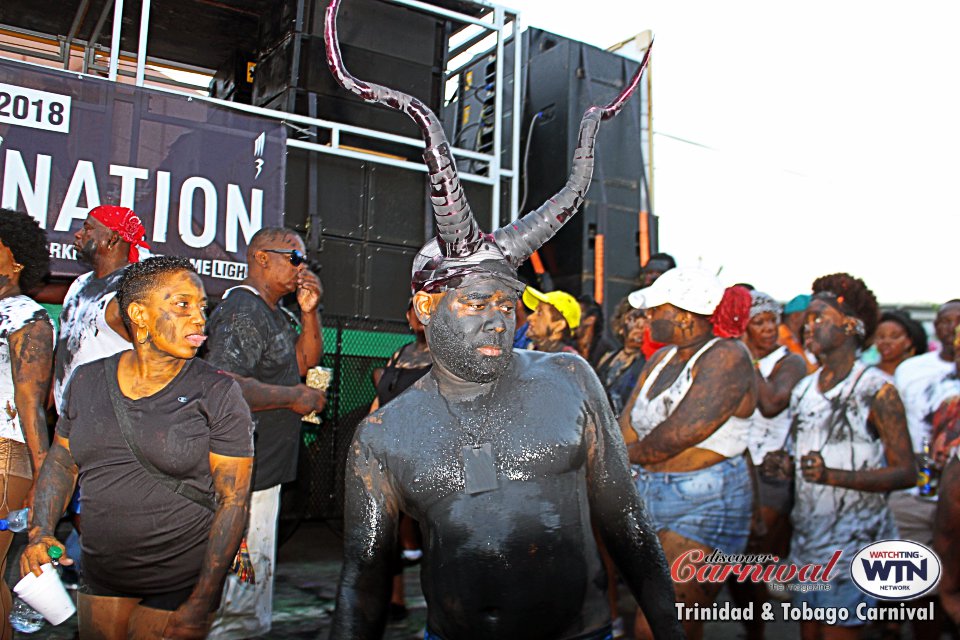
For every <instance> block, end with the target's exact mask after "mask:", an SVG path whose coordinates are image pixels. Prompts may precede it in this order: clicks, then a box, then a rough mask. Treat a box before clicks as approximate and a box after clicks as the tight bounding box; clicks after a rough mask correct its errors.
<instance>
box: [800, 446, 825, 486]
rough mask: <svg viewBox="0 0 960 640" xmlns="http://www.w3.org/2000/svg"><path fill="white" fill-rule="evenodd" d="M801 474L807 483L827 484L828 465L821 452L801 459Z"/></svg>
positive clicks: (813, 452) (812, 453)
mask: <svg viewBox="0 0 960 640" xmlns="http://www.w3.org/2000/svg"><path fill="white" fill-rule="evenodd" d="M800 472H801V473H802V474H803V479H804V480H806V481H807V482H813V483H815V484H827V465H826V464H824V462H823V456H822V455H820V452H819V451H811V452H810V453H808V454H806V455H804V456H803V457H801V458H800Z"/></svg>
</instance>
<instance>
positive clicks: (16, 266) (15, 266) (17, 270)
mask: <svg viewBox="0 0 960 640" xmlns="http://www.w3.org/2000/svg"><path fill="white" fill-rule="evenodd" d="M21 271H23V265H22V264H20V263H19V262H14V263H13V272H14V273H20V272H21Z"/></svg>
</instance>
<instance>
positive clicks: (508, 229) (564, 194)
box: [493, 42, 653, 268]
mask: <svg viewBox="0 0 960 640" xmlns="http://www.w3.org/2000/svg"><path fill="white" fill-rule="evenodd" d="M652 48H653V42H651V43H650V46H649V47H647V51H646V53H644V55H643V60H642V61H641V62H640V67H639V68H638V69H637V71H636V73H634V74H633V78H632V79H631V80H630V83H629V84H628V85H627V86H626V87H625V88H624V89H623V91H621V92H620V95H618V96H617V97H616V98H615V99H614V100H613V102H611V103H610V104H608V105H607V106H605V107H596V106H594V107H590V108H589V109H587V111H586V113H584V114H583V119H582V120H581V121H580V132H579V134H578V140H577V148H576V150H575V151H574V152H573V168H572V170H571V171H570V177H569V178H567V184H566V185H565V186H564V187H563V188H562V189H561V190H560V191H558V192H557V193H556V194H555V195H554V196H553V197H552V198H550V199H549V200H547V201H546V202H544V203H543V204H542V205H540V207H539V208H538V209H536V210H534V211H531V212H530V213H528V214H527V215H525V216H523V217H522V218H520V219H519V220H516V221H514V222H511V223H509V224H506V225H504V226H502V227H500V228H499V229H497V230H496V231H494V232H493V237H494V239H495V240H496V242H497V246H498V247H500V250H501V251H502V252H503V255H504V256H505V257H506V259H507V261H509V262H510V264H512V265H513V266H514V268H516V267H519V266H520V265H521V264H523V262H525V261H526V259H527V258H529V257H530V255H531V254H532V253H533V252H534V251H536V250H537V249H539V248H540V247H542V246H543V244H544V243H545V242H546V241H547V240H549V239H550V238H552V237H553V235H554V234H555V233H556V232H557V230H558V229H559V228H560V227H562V226H563V224H564V223H565V222H566V221H567V220H569V219H570V218H571V217H572V216H573V214H575V213H576V212H577V210H578V209H579V208H580V205H581V204H582V203H583V198H584V196H585V195H586V193H587V189H588V188H590V180H591V179H592V178H593V148H594V145H595V144H596V141H597V130H598V129H599V127H600V121H601V120H609V119H610V118H612V117H614V116H615V115H617V114H618V113H620V110H621V109H623V105H624V104H626V102H627V100H629V99H630V96H631V95H632V94H633V92H634V91H635V90H636V88H637V86H638V85H639V84H640V76H642V75H643V71H644V69H646V68H647V63H648V62H649V60H650V50H651V49H652Z"/></svg>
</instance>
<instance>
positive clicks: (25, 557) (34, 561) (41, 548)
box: [20, 536, 73, 576]
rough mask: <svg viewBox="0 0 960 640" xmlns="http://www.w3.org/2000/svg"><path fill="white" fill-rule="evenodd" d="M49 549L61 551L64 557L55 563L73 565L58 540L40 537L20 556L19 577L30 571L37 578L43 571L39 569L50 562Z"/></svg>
mask: <svg viewBox="0 0 960 640" xmlns="http://www.w3.org/2000/svg"><path fill="white" fill-rule="evenodd" d="M50 547H60V548H61V549H63V552H64V555H61V556H60V559H59V560H58V561H57V562H59V563H60V564H62V565H64V566H69V565H71V564H73V560H71V559H70V558H68V557H67V556H66V551H67V549H66V547H64V546H63V545H62V544H60V541H59V540H57V539H56V538H54V537H53V536H42V537H40V538H39V539H38V540H37V541H36V542H31V543H30V544H28V545H27V547H26V548H25V549H24V550H23V554H22V555H21V556H20V575H21V576H25V575H27V574H28V573H30V572H31V571H32V572H33V574H34V575H37V576H39V575H40V574H41V573H43V569H41V568H40V567H42V566H43V565H45V564H47V563H48V562H52V560H51V558H50V554H49V549H50Z"/></svg>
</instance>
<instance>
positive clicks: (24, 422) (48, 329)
mask: <svg viewBox="0 0 960 640" xmlns="http://www.w3.org/2000/svg"><path fill="white" fill-rule="evenodd" d="M9 341H10V369H11V371H12V374H13V402H14V404H15V405H16V411H17V415H18V416H19V417H20V429H21V430H22V431H23V437H24V440H26V443H27V448H29V449H30V460H31V461H32V462H33V480H34V488H35V487H36V482H37V478H38V477H39V476H40V468H41V467H42V466H43V459H44V458H46V457H47V449H49V447H50V442H49V436H48V435H47V414H46V411H44V404H45V403H46V399H47V392H48V390H49V389H50V376H51V374H52V373H53V327H52V326H51V325H50V323H49V322H39V321H38V322H31V323H30V324H28V325H27V326H25V327H23V328H22V329H18V330H17V331H14V332H13V333H11V334H10V338H9ZM32 501H33V499H32V494H31V496H30V498H29V499H28V500H27V506H28V507H29V506H32Z"/></svg>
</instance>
